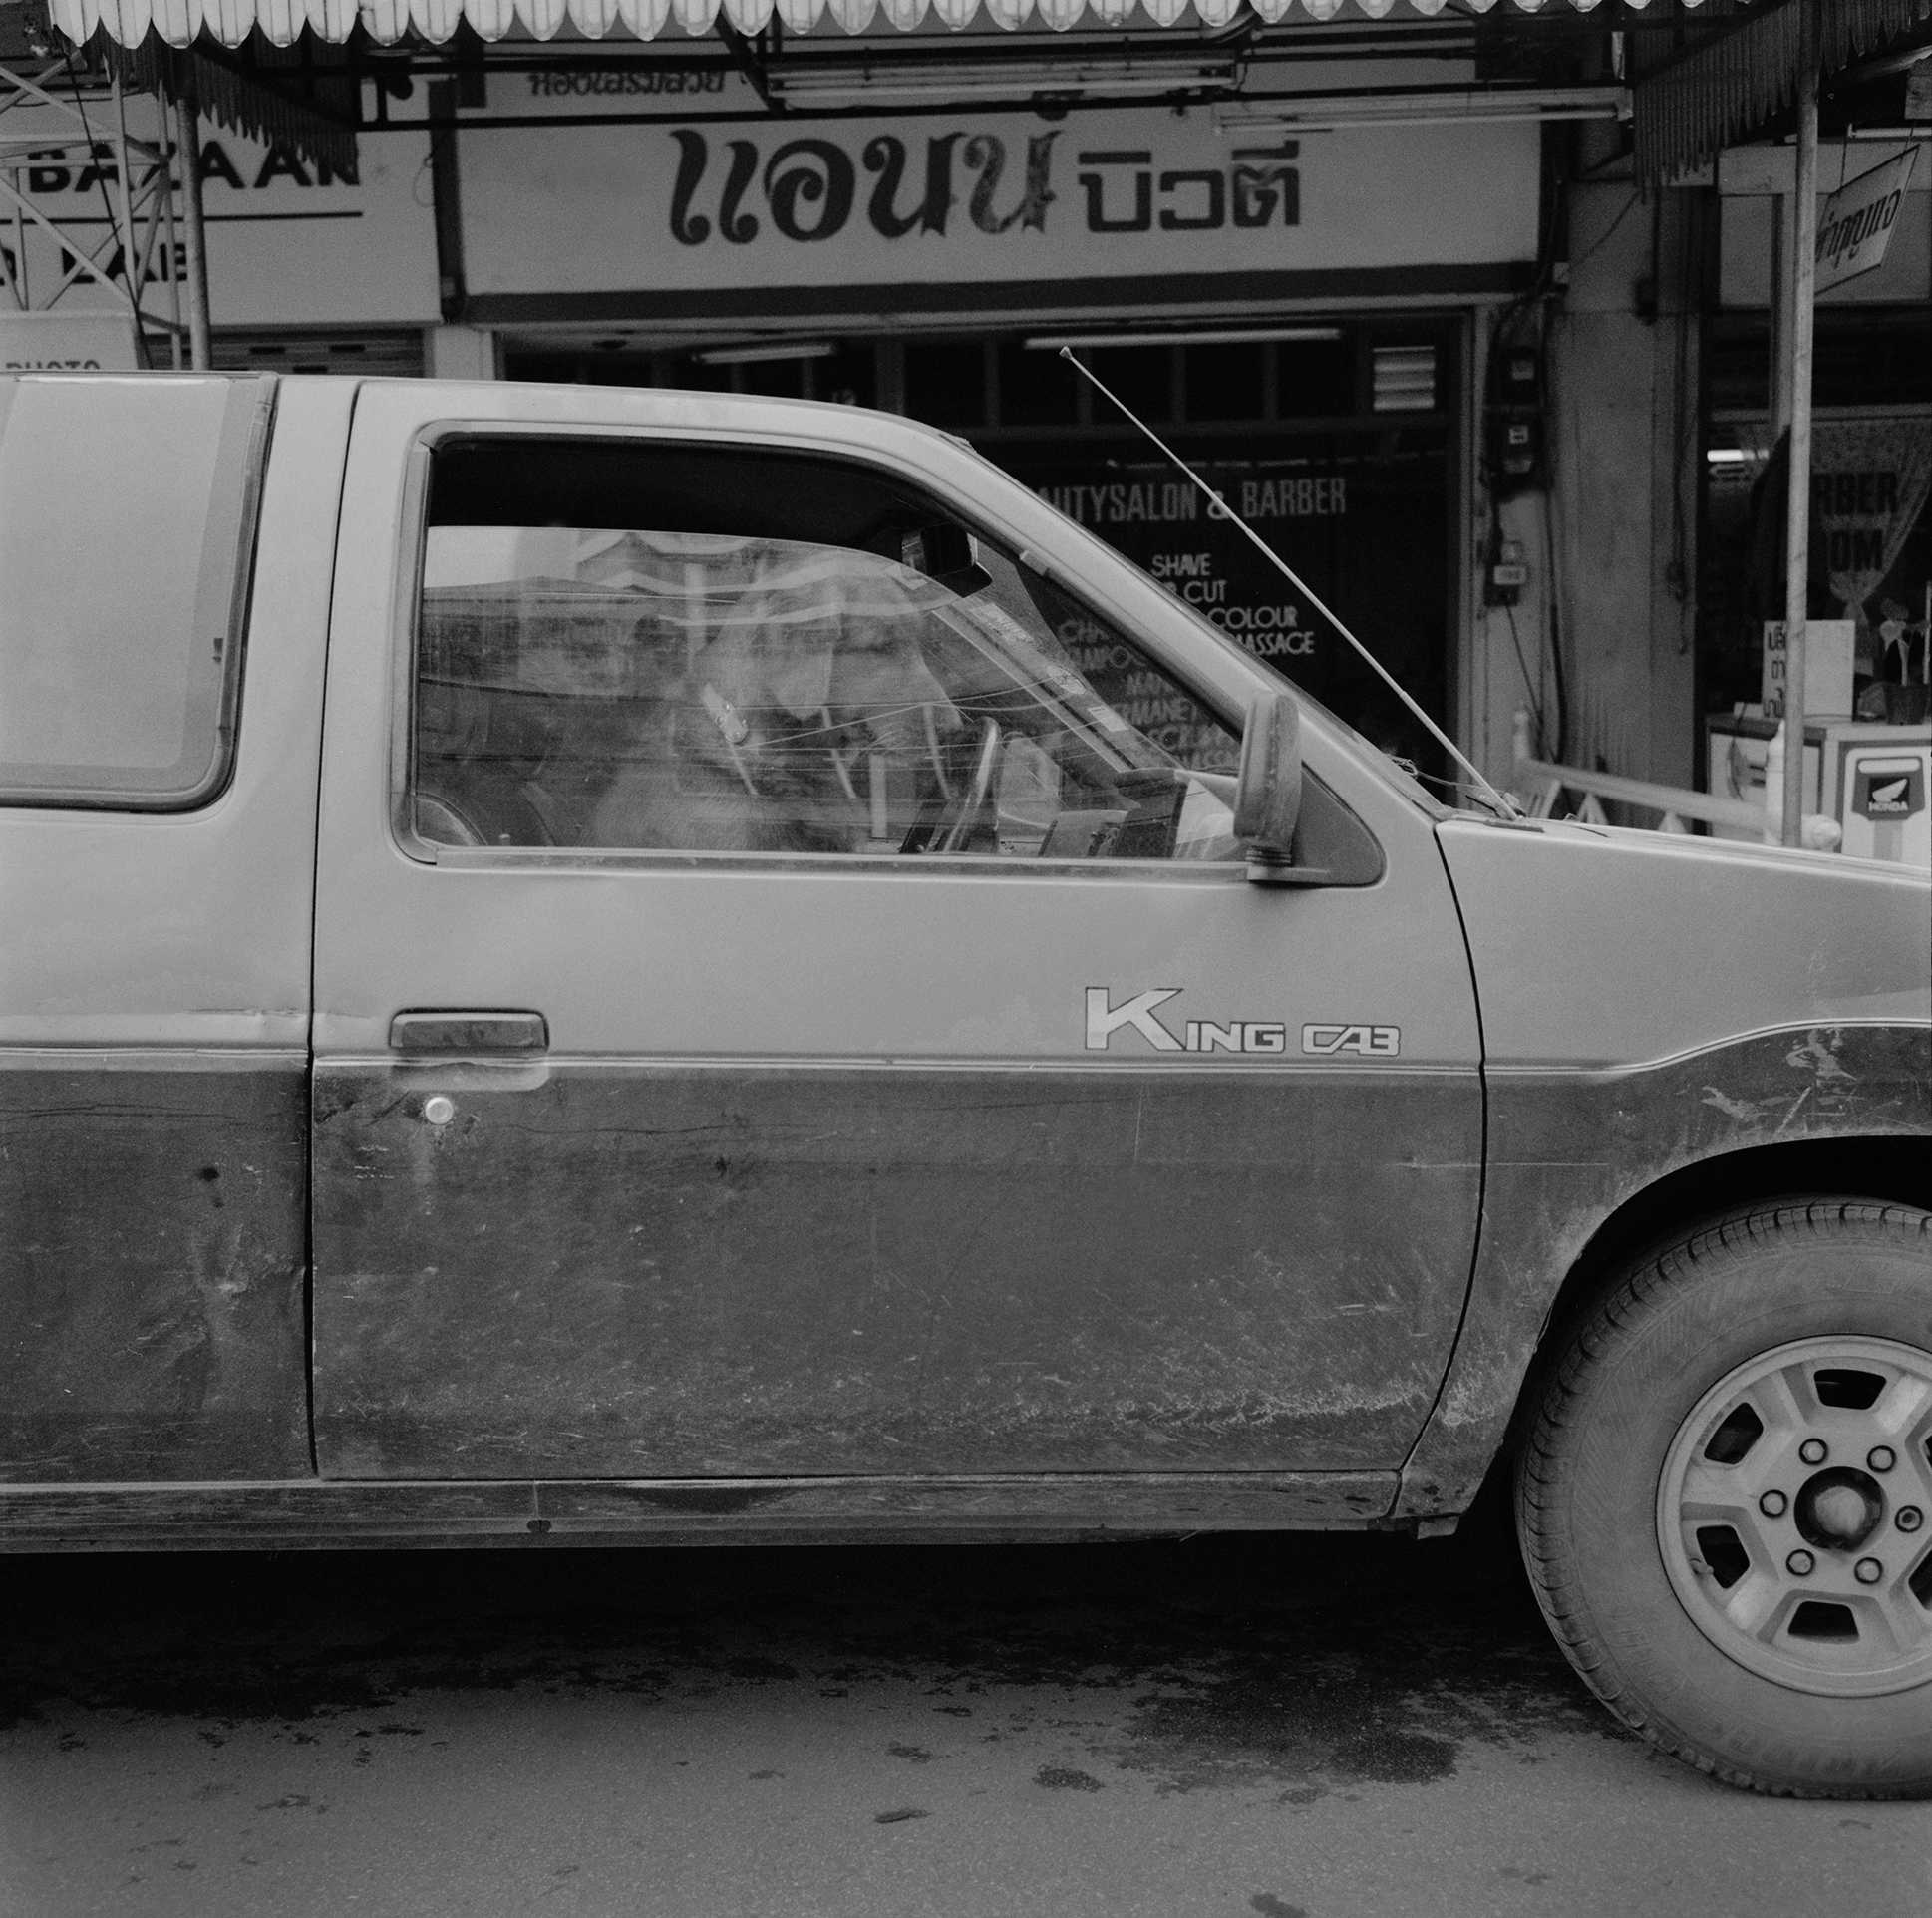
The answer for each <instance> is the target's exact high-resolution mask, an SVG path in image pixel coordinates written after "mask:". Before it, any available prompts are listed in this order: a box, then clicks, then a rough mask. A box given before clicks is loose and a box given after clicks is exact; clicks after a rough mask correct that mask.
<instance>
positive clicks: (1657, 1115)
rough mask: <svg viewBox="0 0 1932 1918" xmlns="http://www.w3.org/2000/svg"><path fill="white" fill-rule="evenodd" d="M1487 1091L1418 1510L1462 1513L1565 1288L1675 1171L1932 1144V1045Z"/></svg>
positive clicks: (1682, 1062) (1841, 1043)
mask: <svg viewBox="0 0 1932 1918" xmlns="http://www.w3.org/2000/svg"><path fill="white" fill-rule="evenodd" d="M1489 1092H1490V1116H1491V1117H1490V1130H1489V1140H1490V1152H1491V1161H1490V1169H1489V1181H1488V1192H1487V1197H1486V1201H1485V1205H1484V1222H1483V1232H1482V1244H1481V1249H1480V1252H1479V1254H1478V1256H1477V1260H1476V1272H1475V1285H1474V1289H1473V1291H1472V1293H1471V1295H1470V1301H1469V1316H1468V1320H1467V1323H1466V1324H1465V1326H1464V1328H1463V1331H1462V1336H1461V1339H1460V1341H1459V1342H1458V1344H1457V1348H1456V1354H1455V1361H1454V1364H1453V1365H1452V1366H1451V1368H1450V1371H1449V1380H1448V1382H1447V1384H1446V1386H1445V1389H1444V1393H1443V1399H1442V1403H1441V1405H1440V1406H1439V1407H1438V1409H1437V1412H1436V1415H1435V1418H1434V1419H1433V1420H1432V1422H1431V1424H1430V1427H1429V1430H1428V1431H1427V1432H1426V1433H1425V1434H1424V1436H1423V1439H1422V1440H1421V1442H1420V1443H1419V1444H1418V1446H1417V1448H1416V1453H1415V1456H1414V1457H1413V1459H1412V1460H1411V1461H1410V1465H1409V1469H1408V1472H1407V1474H1406V1481H1405V1491H1404V1504H1403V1509H1405V1510H1407V1511H1413V1512H1427V1511H1452V1510H1456V1509H1459V1508H1460V1507H1461V1506H1462V1505H1463V1504H1465V1503H1466V1502H1467V1501H1468V1499H1469V1498H1471V1497H1472V1496H1473V1495H1474V1491H1475V1488H1476V1486H1477V1484H1479V1483H1480V1481H1481V1478H1482V1474H1483V1473H1484V1472H1485V1471H1486V1470H1487V1469H1488V1465H1489V1462H1490V1460H1491V1458H1492V1457H1493V1456H1494V1455H1495V1452H1496V1448H1497V1447H1498V1446H1499V1445H1500V1443H1501V1442H1502V1438H1503V1433H1504V1430H1505V1428H1506V1426H1507V1424H1508V1421H1509V1418H1510V1415H1511V1413H1512V1412H1513V1410H1514V1408H1515V1405H1516V1400H1517V1395H1518V1394H1519V1392H1520V1391H1521V1389H1522V1383H1523V1378H1524V1374H1525V1372H1526V1370H1527V1368H1528V1366H1529V1362H1530V1359H1531V1355H1532V1354H1533V1353H1534V1351H1535V1349H1536V1344H1537V1341H1538V1338H1539V1336H1540V1335H1541V1332H1542V1329H1543V1325H1544V1321H1545V1319H1546V1317H1547V1315H1548V1313H1549V1309H1550V1305H1551V1303H1552V1301H1553V1299H1554V1298H1555V1295H1556V1289H1557V1286H1558V1284H1559V1283H1560V1282H1561V1280H1562V1278H1563V1276H1564V1275H1565V1274H1566V1273H1567V1272H1568V1271H1569V1269H1570V1267H1571V1266H1572V1265H1573V1264H1574V1263H1575V1262H1576V1260H1577V1259H1578V1258H1579V1257H1580V1256H1581V1255H1582V1254H1583V1252H1584V1250H1585V1248H1586V1247H1587V1246H1588V1245H1589V1242H1590V1240H1591V1237H1592V1235H1593V1234H1595V1233H1596V1232H1597V1231H1598V1230H1599V1229H1600V1228H1601V1227H1602V1226H1603V1224H1604V1222H1605V1221H1606V1220H1607V1219H1609V1218H1610V1217H1611V1215H1612V1214H1613V1213H1615V1212H1616V1211H1617V1210H1618V1208H1619V1207H1620V1206H1622V1205H1625V1204H1626V1203H1629V1202H1631V1201H1633V1200H1634V1199H1636V1198H1637V1196H1638V1195H1639V1194H1641V1193H1643V1192H1644V1191H1645V1190H1646V1189H1647V1188H1648V1187H1650V1186H1652V1185H1654V1184H1655V1183H1656V1181H1657V1180H1659V1179H1661V1178H1663V1177H1665V1176H1667V1175H1668V1174H1670V1173H1672V1172H1676V1171H1679V1170H1681V1169H1683V1168H1685V1167H1687V1166H1694V1165H1700V1164H1708V1165H1713V1166H1718V1165H1721V1164H1722V1163H1723V1162H1724V1161H1725V1160H1726V1159H1727V1158H1729V1157H1730V1156H1731V1155H1732V1154H1736V1153H1745V1152H1751V1151H1754V1150H1760V1149H1762V1148H1765V1147H1768V1146H1775V1145H1791V1144H1796V1143H1801V1142H1803V1141H1806V1140H1827V1139H1840V1138H1850V1139H1868V1140H1873V1141H1877V1140H1884V1139H1908V1138H1919V1139H1922V1138H1923V1137H1924V1136H1925V1135H1926V1134H1927V1133H1928V1132H1932V1033H1927V1032H1925V1031H1924V1030H1922V1029H1921V1030H1918V1031H1913V1030H1910V1029H1897V1028H1888V1027H1882V1026H1816V1027H1805V1028H1799V1029H1796V1030H1793V1031H1787V1032H1772V1033H1764V1034H1760V1035H1758V1036H1757V1037H1755V1038H1751V1039H1744V1040H1740V1041H1737V1042H1735V1043H1733V1044H1729V1045H1724V1046H1718V1047H1714V1048H1712V1049H1711V1050H1709V1051H1706V1052H1700V1053H1696V1054H1694V1055H1692V1056H1691V1057H1689V1058H1685V1059H1678V1060H1673V1061H1670V1062H1668V1063H1666V1064H1664V1065H1662V1066H1657V1067H1653V1068H1650V1069H1648V1070H1643V1071H1635V1072H1615V1073H1576V1074H1560V1073H1548V1072H1538V1073H1517V1074H1512V1073H1506V1072H1498V1073H1492V1074H1491V1075H1490V1079H1489ZM1924 1163H1925V1161H1924V1160H1923V1159H1922V1160H1921V1164H1922V1165H1923V1164H1924ZM1927 1196H1928V1197H1932V1193H1928V1194H1927Z"/></svg>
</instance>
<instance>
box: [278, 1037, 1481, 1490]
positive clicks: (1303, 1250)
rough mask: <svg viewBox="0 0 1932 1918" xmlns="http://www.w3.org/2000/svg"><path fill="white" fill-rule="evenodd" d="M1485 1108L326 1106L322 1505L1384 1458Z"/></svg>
mask: <svg viewBox="0 0 1932 1918" xmlns="http://www.w3.org/2000/svg"><path fill="white" fill-rule="evenodd" d="M1477 1097H1478V1096H1477V1091H1476V1087H1475V1083H1474V1080H1473V1077H1472V1076H1457V1075H1435V1076H1430V1075H1414V1076H1409V1075H1399V1074H1398V1075H1391V1076H1388V1077H1386V1078H1385V1077H1383V1076H1381V1075H1376V1076H1374V1077H1371V1076H1368V1075H1349V1074H1340V1073H1338V1074H1333V1075H1321V1076H1319V1077H1318V1078H1311V1079H1308V1080H1300V1079H1297V1080H1295V1081H1293V1082H1266V1081H1262V1080H1260V1079H1256V1078H1249V1077H1237V1076H1232V1075H1228V1076H1201V1077H1197V1078H1190V1079H1188V1080H1184V1081H1174V1080H1169V1079H1160V1080H1156V1079H1155V1078H1154V1077H1153V1076H1151V1075H1149V1076H1144V1077H1143V1076H1141V1075H1138V1074H1132V1075H1129V1074H1125V1073H1119V1072H1116V1073H1109V1074H1105V1075H1101V1074H1096V1075H1094V1076H1093V1077H1091V1078H1084V1079H1078V1080H1068V1079H1066V1078H1059V1077H1057V1078H1055V1079H1054V1080H1051V1081H1044V1082H1043V1081H1030V1080H1024V1079H1015V1078H1014V1077H1013V1076H1011V1075H978V1074H973V1073H965V1072H949V1073H944V1074H934V1075H932V1076H930V1077H925V1076H913V1075H907V1074H892V1075H888V1074H867V1073H864V1072H858V1071H853V1072H844V1073H826V1072H818V1073H797V1074H794V1073H789V1072H785V1071H782V1070H776V1069H774V1070H766V1071H761V1072H759V1073H757V1074H746V1075H743V1076H734V1078H733V1079H731V1080H729V1081H728V1080H725V1079H723V1078H721V1077H720V1076H718V1075H715V1074H714V1075H706V1074H703V1073H691V1072H681V1071H679V1070H677V1069H673V1068H637V1069H624V1068H612V1069H610V1070H608V1071H600V1070H590V1069H565V1070H560V1071H557V1072H555V1073H553V1074H552V1076H551V1077H550V1079H549V1080H548V1082H547V1083H546V1084H544V1085H543V1086H541V1087H540V1088H536V1089H533V1090H522V1091H517V1092H513V1093H503V1094H492V1093H490V1092H488V1091H486V1090H473V1091H470V1092H466V1093H464V1094H462V1095H460V1096H459V1099H458V1104H459V1108H460V1117H459V1118H458V1119H455V1120H454V1121H453V1122H451V1123H449V1124H447V1125H444V1126H440V1127H438V1126H430V1125H426V1124H425V1123H423V1121H422V1119H421V1118H420V1116H419V1114H418V1112H417V1110H416V1105H417V1102H415V1101H414V1100H413V1099H412V1097H411V1096H409V1095H408V1093H407V1092H406V1091H405V1090H401V1089H399V1084H398V1082H397V1080H396V1079H395V1078H394V1077H393V1076H392V1075H391V1074H390V1073H388V1072H387V1071H384V1070H380V1069H378V1070H374V1071H370V1072H367V1073H357V1072H355V1071H342V1072H336V1071H330V1072H327V1073H326V1074H324V1075H323V1077H322V1080H321V1083H320V1084H319V1086H318V1093H317V1124H316V1162H315V1177H316V1192H317V1283H316V1297H315V1337H316V1425H317V1439H318V1446H319V1450H320V1454H321V1457H322V1461H323V1467H324V1470H325V1472H328V1473H331V1474H338V1475H368V1476H382V1475H389V1476H402V1477H408V1476H422V1475H447V1476H456V1477H476V1476H490V1475H503V1476H555V1477H587V1476H596V1475H618V1476H647V1475H659V1474H661V1475H673V1474H682V1473H689V1474H706V1473H721V1474H747V1473H750V1474H756V1473H819V1472H827V1473H828V1472H866V1473H899V1472H928V1473H929V1472H969V1473H970V1472H999V1471H1006V1472H1016V1471H1017V1472H1036V1471H1056V1470H1058V1471H1079V1470H1158V1469H1168V1470H1195V1471H1198V1470H1214V1469H1220V1470H1237V1469H1283V1470H1292V1469H1308V1470H1321V1469H1352V1468H1368V1467H1378V1466H1380V1467H1388V1466H1393V1465H1395V1464H1396V1463H1398V1462H1400V1459H1401V1456H1402V1454H1403V1451H1404V1449H1405V1448H1406V1446H1407V1444H1408V1442H1409V1441H1410V1439H1413V1437H1414V1436H1415V1433H1416V1432H1417V1431H1418V1430H1419V1428H1420V1426H1421V1423H1422V1420H1423V1418H1424V1416H1425V1414H1426V1413H1427V1410H1428V1407H1429V1405H1430V1403H1431V1402H1432V1400H1433V1398H1434V1394H1435V1390H1436V1385H1437V1382H1438V1379H1439V1377H1440V1374H1441V1370H1442V1366H1443V1364H1444V1360H1445V1357H1446V1354H1447V1352H1448V1348H1449V1340H1450V1338H1451V1336H1452V1332H1453V1327H1454V1324H1455V1320H1456V1317H1457V1315H1458V1313H1459V1311H1460V1309H1461V1302H1462V1294H1463V1290H1464V1286H1465V1284H1466V1268H1467V1259H1468V1254H1469V1248H1470V1244H1471V1240H1472V1237H1473V1231H1474V1205H1475V1193H1476V1185H1477V1179H1476V1156H1477V1150H1478V1138H1477V1123H1478V1107H1477Z"/></svg>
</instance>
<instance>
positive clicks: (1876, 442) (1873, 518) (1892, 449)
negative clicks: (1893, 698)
mask: <svg viewBox="0 0 1932 1918" xmlns="http://www.w3.org/2000/svg"><path fill="white" fill-rule="evenodd" d="M1928 497H1932V421H1928V420H1919V419H1913V418H1911V417H1910V416H1905V417H1901V418H1896V419H1891V420H1820V421H1817V422H1816V423H1815V424H1814V425H1813V427H1812V429H1811V539H1812V543H1813V545H1814V546H1816V547H1818V548H1820V549H1821V554H1822V560H1823V570H1824V574H1825V578H1826V579H1827V581H1828V582H1829V584H1830V588H1831V596H1832V597H1833V598H1834V599H1836V600H1837V601H1838V603H1839V604H1840V605H1841V606H1843V607H1844V608H1845V610H1846V611H1847V612H1848V613H1850V615H1851V616H1852V618H1853V619H1854V620H1855V621H1857V622H1858V625H1859V627H1860V630H1861V638H1862V637H1863V635H1864V630H1865V629H1866V628H1869V629H1870V632H1871V635H1872V636H1873V637H1874V638H1875V639H1876V641H1877V645H1876V646H1873V645H1871V644H1870V642H1869V641H1867V642H1866V643H1865V644H1862V645H1861V646H1860V648H1859V650H1860V651H1861V652H1867V653H1869V654H1870V655H1871V663H1872V667H1873V669H1874V670H1876V671H1877V672H1878V673H1879V674H1880V676H1881V677H1889V676H1890V672H1891V666H1890V664H1889V662H1888V661H1887V659H1886V658H1885V657H1884V655H1885V654H1886V653H1887V652H1889V651H1890V650H1891V649H1892V648H1893V647H1894V646H1896V647H1897V649H1898V652H1899V660H1898V664H1899V665H1900V666H1901V667H1902V666H1903V665H1904V663H1905V654H1906V653H1907V652H1908V651H1909V647H1908V646H1907V645H1906V644H1905V643H1904V639H1905V633H1906V627H1907V624H1908V622H1909V621H1910V620H1911V616H1912V615H1913V614H1914V613H1915V612H1916V611H1917V610H1918V602H1919V599H1920V590H1919V588H1918V587H1917V585H1916V584H1914V586H1913V587H1912V588H1910V589H1909V591H1908V589H1907V588H1906V587H1905V586H1904V584H1903V583H1902V582H1893V583H1891V584H1890V586H1889V588H1888V581H1889V580H1890V578H1891V574H1892V570H1893V567H1894V566H1895V565H1896V564H1897V563H1898V562H1899V560H1900V558H1901V556H1902V555H1903V554H1904V552H1905V548H1906V542H1907V541H1908V540H1909V539H1910V537H1911V535H1912V531H1913V528H1914V527H1916V526H1917V525H1918V523H1919V521H1920V518H1921V516H1922V515H1923V513H1924V511H1925V504H1926V500H1927V498H1928ZM1906 677H1909V674H1908V675H1906Z"/></svg>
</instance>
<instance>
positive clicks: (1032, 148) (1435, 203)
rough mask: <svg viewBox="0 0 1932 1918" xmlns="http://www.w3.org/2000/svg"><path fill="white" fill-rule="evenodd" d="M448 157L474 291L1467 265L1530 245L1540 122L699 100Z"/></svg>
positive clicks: (492, 142) (514, 137) (499, 129)
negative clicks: (1330, 122) (831, 114)
mask: <svg viewBox="0 0 1932 1918" xmlns="http://www.w3.org/2000/svg"><path fill="white" fill-rule="evenodd" d="M538 78H540V77H539V76H531V77H530V80H531V84H535V82H536V80H537V79H538ZM516 104H519V105H523V106H528V105H529V104H531V103H528V102H519V103H516ZM654 104H662V103H654ZM734 104H736V103H735V100H734V99H733V98H730V97H727V98H724V99H721V100H720V101H719V103H718V106H719V107H720V108H729V107H731V106H733V105H734ZM706 105H707V106H709V105H710V103H706ZM461 155H462V167H463V182H464V191H463V219H464V258H465V267H466V274H467V278H468V282H469V286H470V289H471V291H472V292H473V293H477V294H483V295H488V294H519V293H520V294H564V295H567V294H571V293H611V292H618V291H625V290H635V291H637V292H640V293H657V292H676V291H681V292H694V291H704V290H718V291H731V292H739V291H742V290H745V289H747V288H756V287H809V286H820V287H839V286H845V287H878V286H891V285H905V284H927V285H931V284H952V283H958V284H961V285H970V284H974V283H985V282H1008V283H1010V282H1014V281H1026V280H1039V281H1046V282H1054V283H1065V282H1067V281H1070V280H1079V279H1084V278H1104V277H1110V276H1123V275H1154V274H1158V275H1162V276H1178V275H1187V276H1194V275H1198V274H1202V273H1232V272H1243V273H1252V272H1255V271H1257V270H1260V271H1270V272H1283V271H1287V272H1317V271H1320V272H1331V271H1335V270H1338V269H1339V270H1346V269H1350V268H1370V267H1379V268H1390V267H1406V266H1422V265H1429V264H1443V265H1453V266H1467V265H1469V264H1471V263H1476V262H1500V261H1510V260H1524V259H1528V258H1531V257H1533V256H1534V252H1535V244H1536V213H1537V190H1538V188H1537V134H1536V130H1535V128H1534V127H1533V126H1529V127H1524V126H1512V125H1507V124H1503V125H1489V124H1483V125H1476V126H1470V127H1462V128H1448V127H1398V128H1378V129H1374V130H1369V129H1353V130H1349V129H1345V130H1339V131H1335V132H1326V133H1305V134H1300V135H1296V136H1283V135H1279V134H1268V133H1261V134H1255V133H1248V134H1240V135H1234V136H1229V135H1226V134H1224V133H1222V132H1221V131H1220V130H1219V129H1217V128H1216V126H1215V124H1214V121H1213V118H1212V115H1211V114H1210V113H1209V112H1207V111H1206V110H1204V109H1199V108H1196V109H1192V110H1188V111H1182V112H1176V111H1174V110H1172V109H1165V108H1163V109H1152V108H1143V109H1133V108H1125V109H1119V110H1109V111H1105V112H1095V113H1080V112H1075V113H1072V114H1062V115H1059V116H1058V117H1054V118H1048V117H1045V116H1042V115H1040V114H1034V113H1024V112H1022V113H978V112H973V111H970V110H968V111H962V112H961V113H960V115H959V116H958V118H957V119H954V118H952V117H949V116H922V117H906V118H901V119H897V120H894V119H890V118H886V117H880V118H878V119H874V120H853V121H824V122H817V123H809V124H808V130H807V129H806V128H802V127H801V126H800V125H799V124H797V123H793V124H789V125H788V124H786V123H785V122H783V121H777V122H773V121H760V120H758V119H756V118H750V117H746V118H739V117H736V116H730V117H726V116H723V115H718V114H716V113H715V112H714V113H713V114H712V115H709V116H708V115H706V114H705V113H704V112H703V111H702V110H701V108H700V107H699V106H698V105H696V104H694V106H693V108H692V118H691V119H690V120H689V121H688V122H686V123H684V124H678V123H677V122H675V121H673V122H669V123H667V124H659V123H657V122H651V123H646V124H641V125H635V126H629V127H612V126H595V125H584V124H572V123H571V122H570V121H568V120H567V119H561V118H560V119H558V120H557V121H556V122H555V124H545V125H537V126H530V125H503V126H491V125H490V123H489V122H488V120H487V119H480V120H479V119H473V120H468V121H466V122H465V123H464V128H463V133H462V136H461ZM1472 180H1477V181H1480V183H1481V190H1480V191H1471V190H1470V189H1469V186H1470V182H1471V181H1472Z"/></svg>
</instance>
